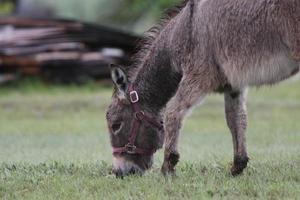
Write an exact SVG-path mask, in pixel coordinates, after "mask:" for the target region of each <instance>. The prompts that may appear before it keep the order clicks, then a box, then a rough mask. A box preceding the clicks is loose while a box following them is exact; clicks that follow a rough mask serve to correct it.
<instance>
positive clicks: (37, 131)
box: [0, 81, 300, 200]
mask: <svg viewBox="0 0 300 200" xmlns="http://www.w3.org/2000/svg"><path fill="white" fill-rule="evenodd" d="M110 96H111V88H110V87H104V86H100V85H97V84H89V85H87V86H81V87H78V86H63V87H62V86H47V85H44V84H41V83H40V82H33V83H32V82H29V83H28V82H24V83H21V84H19V85H18V86H15V87H8V88H0V199H114V200H115V199H300V123H299V119H300V101H299V100H300V82H299V81H298V82H286V83H282V84H280V85H279V86H276V87H273V88H262V89H259V90H256V89H254V90H251V91H250V93H249V100H248V105H249V106H248V111H249V126H248V132H247V139H248V152H249V156H250V158H251V160H250V165H249V167H248V168H247V169H246V171H245V173H244V174H243V175H242V176H239V177H236V178H233V177H231V176H230V174H229V169H230V165H231V161H232V142H231V135H230V133H229V130H228V129H227V127H226V122H225V118H224V106H223V97H222V96H221V95H212V96H209V97H208V98H207V99H206V101H205V103H204V104H203V105H202V106H201V107H199V108H196V109H195V111H194V112H193V114H192V115H191V116H190V117H189V118H188V119H187V120H186V122H185V126H184V129H183V131H182V134H181V139H180V152H181V161H180V163H179V165H178V167H177V177H176V178H168V179H165V178H164V177H162V175H161V174H160V165H161V163H162V159H163V157H162V154H163V153H162V150H161V151H159V152H158V153H157V155H156V157H155V165H154V167H153V168H152V169H151V170H150V171H149V172H147V173H146V174H145V175H144V176H143V177H135V176H132V177H127V178H124V179H123V180H119V179H115V177H114V176H113V175H112V174H111V168H112V167H111V160H112V156H111V149H110V145H109V138H108V133H107V130H106V122H105V118H104V113H105V108H106V106H107V104H108V103H109V100H110Z"/></svg>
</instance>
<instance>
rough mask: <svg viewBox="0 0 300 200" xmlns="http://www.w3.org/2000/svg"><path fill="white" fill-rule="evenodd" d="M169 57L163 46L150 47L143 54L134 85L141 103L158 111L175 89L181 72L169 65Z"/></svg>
mask: <svg viewBox="0 0 300 200" xmlns="http://www.w3.org/2000/svg"><path fill="white" fill-rule="evenodd" d="M170 60H171V58H170V56H169V53H168V51H167V50H166V48H164V47H162V46H161V47H155V46H154V47H152V49H150V50H149V53H148V54H147V55H146V56H145V58H144V62H143V63H142V66H141V67H140V69H139V71H138V73H137V75H136V78H135V80H134V82H133V83H134V85H135V87H136V90H137V91H138V93H139V96H140V102H141V105H142V106H143V107H144V108H146V109H149V110H151V111H153V112H160V111H161V110H162V109H163V108H164V107H165V105H166V104H167V102H168V101H169V100H170V98H171V97H172V96H173V95H174V93H175V91H176V90H177V87H178V84H179V82H180V80H181V77H182V74H181V73H180V72H177V71H176V70H174V67H172V66H171V62H170Z"/></svg>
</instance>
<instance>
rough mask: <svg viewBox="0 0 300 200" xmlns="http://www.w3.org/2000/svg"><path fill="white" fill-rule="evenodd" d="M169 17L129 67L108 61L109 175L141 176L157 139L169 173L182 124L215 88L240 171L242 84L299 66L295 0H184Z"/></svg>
mask: <svg viewBox="0 0 300 200" xmlns="http://www.w3.org/2000/svg"><path fill="white" fill-rule="evenodd" d="M169 16H170V17H169V19H168V20H165V21H164V23H162V24H160V25H158V26H156V27H154V28H153V29H151V30H150V31H149V32H148V33H149V34H148V36H147V39H146V42H144V43H143V45H142V46H141V48H140V49H141V50H140V52H139V53H138V54H137V58H136V59H135V60H136V62H135V64H134V65H133V66H131V67H130V68H125V67H124V66H116V65H113V66H111V76H112V80H113V82H114V84H115V92H114V94H113V97H112V101H111V104H110V106H109V107H108V111H107V116H106V117H107V122H108V128H109V132H110V140H111V144H112V147H113V157H114V169H115V170H114V171H115V174H116V175H117V176H124V175H128V174H132V173H143V172H144V171H145V170H147V169H149V168H150V167H151V165H152V159H153V154H154V152H155V151H156V150H157V149H159V148H161V147H162V146H163V143H164V144H165V152H164V162H163V165H162V172H163V173H164V174H172V173H174V172H175V166H176V164H177V163H178V161H179V152H178V148H177V146H178V135H179V131H180V128H181V126H182V121H183V119H184V117H185V115H186V113H187V112H188V111H189V110H190V109H191V108H193V106H195V105H196V104H197V103H199V102H201V101H202V100H203V99H204V97H205V96H206V95H207V94H209V93H213V92H222V93H224V96H225V97H224V98H225V113H226V120H227V125H228V127H229V129H230V131H231V134H232V139H233V149H234V160H233V165H232V168H231V173H232V175H238V174H241V173H242V172H243V170H244V168H246V166H247V163H248V160H249V159H248V155H247V149H246V137H245V132H246V127H247V114H246V93H247V92H246V91H247V87H250V86H256V87H258V86H262V85H271V84H275V83H277V82H279V81H282V80H284V79H287V78H288V77H290V76H292V75H294V74H296V73H297V72H298V71H299V66H300V65H299V64H300V0H251V1H249V0H187V1H185V2H184V3H183V6H182V7H181V8H179V9H177V11H173V12H171V13H170V15H169ZM162 121H163V122H164V125H163V124H162ZM162 127H163V128H162Z"/></svg>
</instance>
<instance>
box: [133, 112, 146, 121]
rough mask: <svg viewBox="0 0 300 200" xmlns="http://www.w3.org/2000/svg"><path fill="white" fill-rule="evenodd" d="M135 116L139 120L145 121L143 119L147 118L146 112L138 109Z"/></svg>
mask: <svg viewBox="0 0 300 200" xmlns="http://www.w3.org/2000/svg"><path fill="white" fill-rule="evenodd" d="M134 117H135V118H136V119H137V120H139V121H143V119H144V118H145V113H144V112H143V111H138V112H136V113H134Z"/></svg>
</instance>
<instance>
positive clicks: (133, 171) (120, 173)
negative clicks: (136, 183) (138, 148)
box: [113, 167, 144, 178]
mask: <svg viewBox="0 0 300 200" xmlns="http://www.w3.org/2000/svg"><path fill="white" fill-rule="evenodd" d="M113 173H114V174H115V175H116V178H124V177H125V176H132V175H138V176H142V175H143V174H144V171H143V170H142V169H140V168H137V167H132V168H130V169H129V170H128V171H123V170H122V169H116V170H114V171H113Z"/></svg>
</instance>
